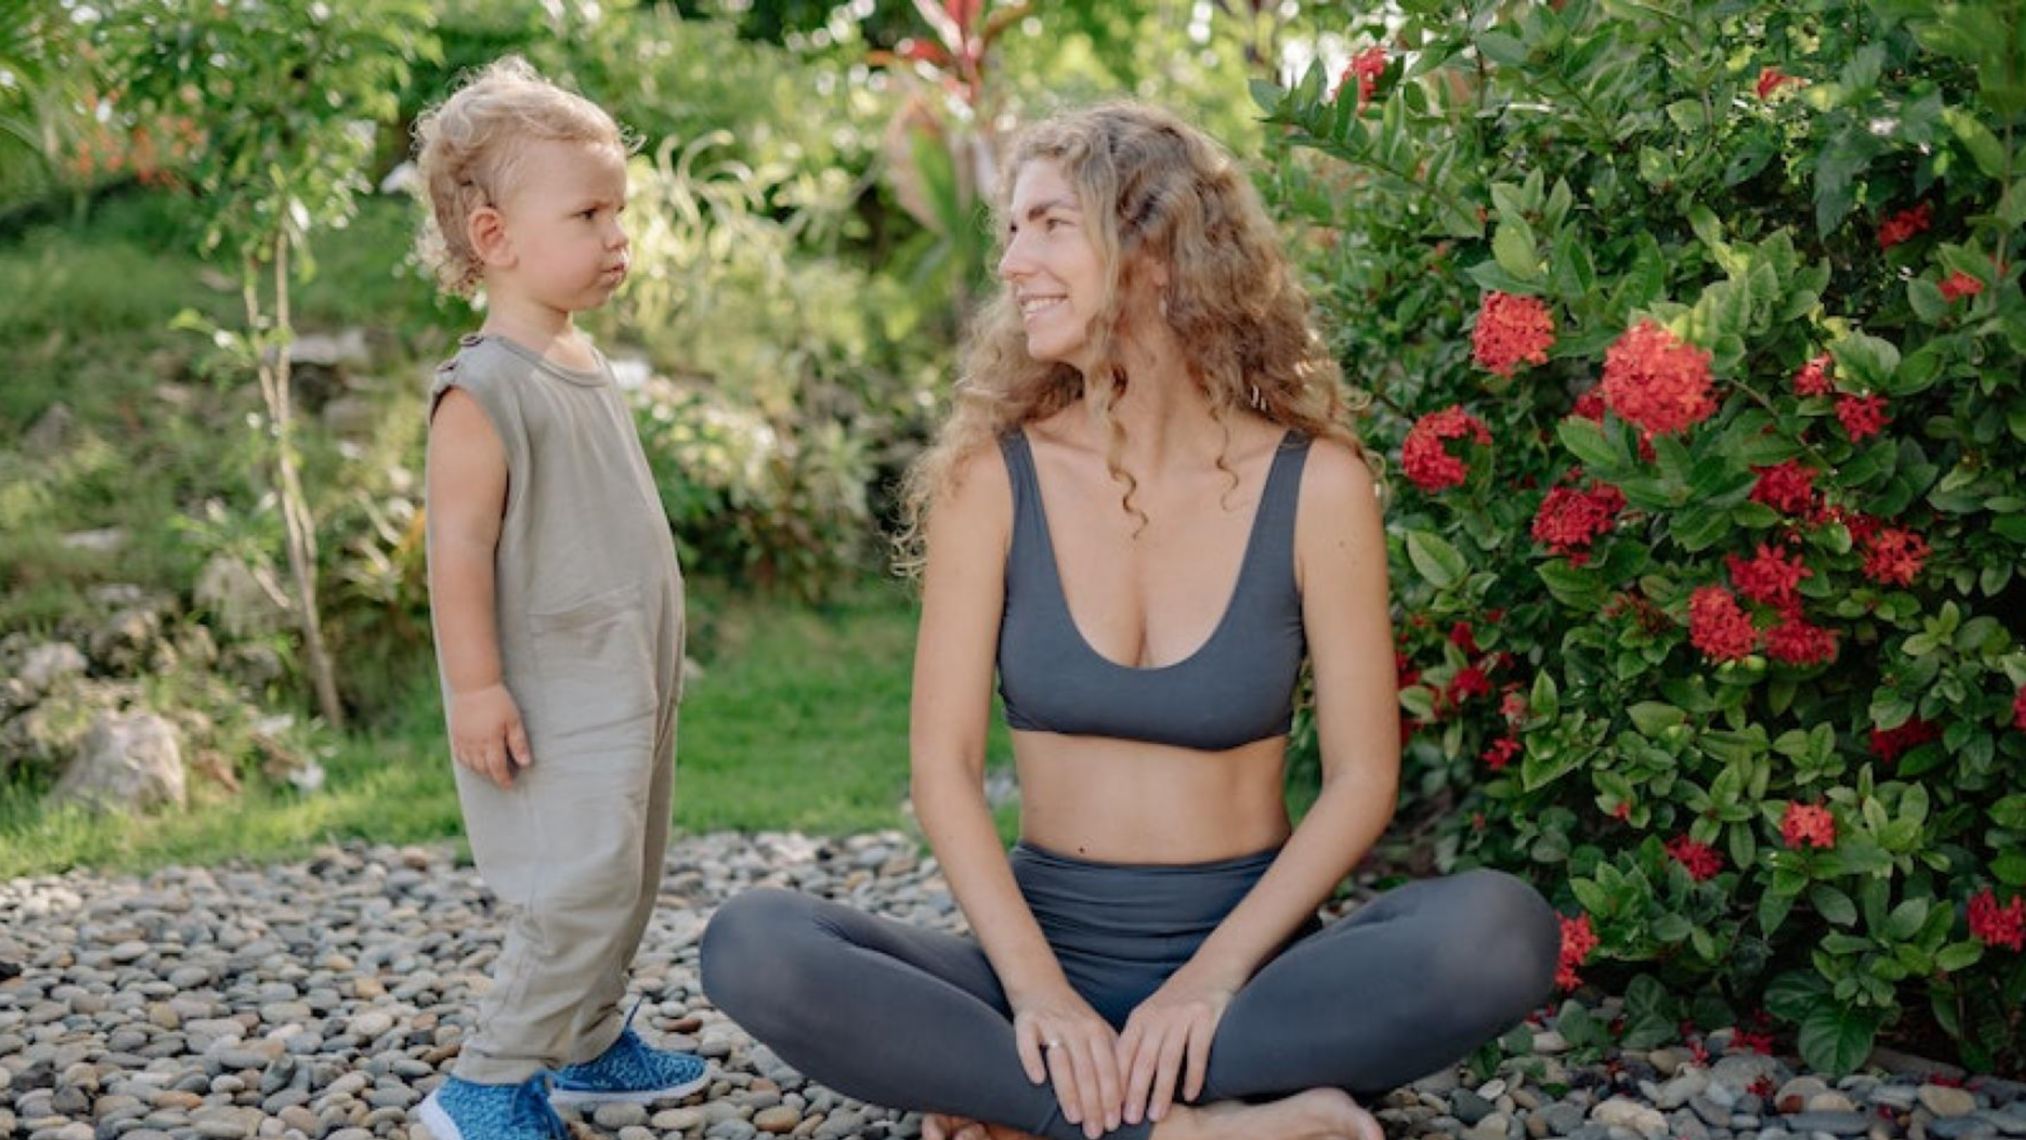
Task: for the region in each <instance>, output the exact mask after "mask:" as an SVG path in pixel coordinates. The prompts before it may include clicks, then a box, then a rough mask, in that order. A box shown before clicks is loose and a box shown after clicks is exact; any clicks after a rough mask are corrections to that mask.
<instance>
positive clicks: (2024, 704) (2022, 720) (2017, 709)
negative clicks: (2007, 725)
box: [2012, 685, 2026, 731]
mask: <svg viewBox="0 0 2026 1140" xmlns="http://www.w3.org/2000/svg"><path fill="white" fill-rule="evenodd" d="M2012 727H2013V728H2016V729H2020V730H2021V731H2026V685H2021V686H2019V695H2017V696H2015V697H2013V698H2012Z"/></svg>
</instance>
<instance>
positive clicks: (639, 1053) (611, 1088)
mask: <svg viewBox="0 0 2026 1140" xmlns="http://www.w3.org/2000/svg"><path fill="white" fill-rule="evenodd" d="M638 1012H640V1006H639V1004H638V1003H636V1004H635V1005H634V1007H633V1013H629V1014H627V1015H626V1024H625V1025H624V1026H623V1027H621V1028H620V1030H619V1040H617V1041H614V1042H613V1043H612V1047H611V1048H609V1049H607V1050H605V1052H604V1053H603V1054H601V1055H600V1056H599V1057H598V1059H597V1060H595V1061H586V1062H584V1063H583V1064H581V1065H565V1066H563V1067H562V1068H560V1069H557V1070H556V1073H555V1081H556V1087H555V1088H554V1089H553V1090H552V1091H551V1092H550V1093H549V1102H550V1103H551V1104H564V1105H571V1104H612V1103H615V1102H619V1103H626V1104H647V1103H649V1102H651V1101H657V1100H674V1099H677V1098H679V1097H685V1096H688V1095H689V1094H691V1093H693V1092H695V1091H696V1090H698V1089H700V1088H702V1087H703V1086H704V1085H705V1083H707V1082H708V1081H709V1080H710V1066H708V1065H706V1064H705V1063H704V1059H703V1058H702V1057H698V1056H696V1055H694V1054H691V1053H677V1052H675V1051H674V1050H671V1049H656V1048H654V1047H653V1046H651V1045H649V1044H648V1043H647V1042H645V1041H642V1040H641V1039H640V1035H639V1034H637V1033H635V1032H633V1014H634V1013H638Z"/></svg>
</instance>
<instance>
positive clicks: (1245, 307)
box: [897, 102, 1377, 573]
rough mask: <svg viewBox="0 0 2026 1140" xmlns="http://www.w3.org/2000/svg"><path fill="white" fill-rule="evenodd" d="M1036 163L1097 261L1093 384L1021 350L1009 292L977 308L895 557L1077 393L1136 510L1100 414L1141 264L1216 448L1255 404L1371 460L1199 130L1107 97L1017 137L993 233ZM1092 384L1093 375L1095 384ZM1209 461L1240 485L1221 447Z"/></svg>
mask: <svg viewBox="0 0 2026 1140" xmlns="http://www.w3.org/2000/svg"><path fill="white" fill-rule="evenodd" d="M1036 160H1048V161H1052V162H1055V163H1057V164H1059V166H1060V167H1061V169H1062V173H1063V176H1064V179H1065V180H1066V181H1067V182H1068V183H1069V184H1070V186H1071V187H1072V188H1073V189H1074V190H1075V192H1076V196H1077V200H1078V205H1079V206H1080V207H1081V208H1082V213H1083V217H1084V225H1085V229H1086V232H1088V233H1089V235H1090V237H1091V240H1092V242H1093V244H1095V245H1096V247H1097V250H1098V253H1099V257H1100V259H1101V260H1102V261H1103V263H1104V264H1105V267H1106V292H1105V307H1104V311H1103V312H1102V313H1101V314H1100V315H1099V316H1098V317H1097V318H1096V319H1095V320H1093V322H1092V327H1091V329H1090V335H1091V338H1092V340H1093V342H1094V347H1095V359H1096V360H1097V361H1098V362H1099V363H1098V364H1097V366H1095V367H1093V368H1092V369H1091V371H1090V377H1091V378H1089V379H1087V378H1086V376H1085V375H1084V374H1083V373H1081V372H1079V371H1078V370H1077V369H1076V368H1074V367H1072V366H1070V365H1068V364H1065V363H1061V362H1052V361H1041V360H1036V359H1034V358H1033V357H1031V356H1029V355H1028V353H1027V335H1026V331H1025V328H1024V326H1023V324H1022V322H1021V317H1020V308H1019V305H1018V303H1017V301H1016V300H1015V298H1014V297H1013V295H1012V290H1011V289H1009V288H1005V287H1004V286H1002V287H1001V288H1000V289H998V290H997V291H996V292H995V293H994V294H993V296H992V297H991V298H990V299H989V300H988V301H987V302H986V304H985V306H984V308H983V309H982V311H981V312H980V313H979V315H978V317H977V318H976V320H975V321H974V323H973V325H972V327H971V331H970V334H969V336H968V338H967V341H966V344H965V348H964V352H963V363H962V367H961V371H960V373H959V375H958V379H957V384H956V390H955V407H954V408H953V410H952V411H951V413H950V416H949V418H948V419H947V420H945V421H944V423H943V426H942V428H941V430H940V431H939V432H938V433H937V436H936V439H935V442H934V443H933V444H932V445H931V446H930V447H929V449H928V450H927V451H925V452H923V453H922V455H921V456H920V457H919V458H918V459H917V460H916V461H915V463H914V464H913V465H912V466H911V467H910V468H909V470H908V473H907V475H906V478H905V481H904V484H903V487H902V511H903V514H902V522H903V524H904V530H903V532H902V533H901V535H900V536H899V537H898V540H897V547H898V551H899V563H900V566H901V568H902V569H903V570H904V571H906V572H910V573H913V572H918V571H919V570H920V567H921V561H922V557H923V554H924V551H923V546H922V543H923V528H924V525H925V524H926V521H927V515H928V511H929V508H930V505H931V504H932V503H933V502H934V501H935V500H936V499H937V498H939V497H940V496H941V495H943V494H944V493H945V492H946V491H947V490H948V489H949V488H950V485H951V484H952V483H953V482H954V480H955V477H956V472H957V471H958V469H959V468H960V467H961V465H962V463H963V461H964V460H965V459H966V458H968V457H969V456H971V455H973V454H975V453H977V452H978V451H980V450H981V449H983V448H986V447H990V446H993V445H994V444H995V443H996V441H997V440H998V438H999V437H1000V436H1002V435H1004V434H1005V433H1007V432H1009V431H1011V430H1013V429H1014V428H1016V427H1019V426H1020V425H1022V424H1026V423H1030V422H1033V421H1035V420H1041V419H1046V418H1047V417H1049V416H1051V415H1054V414H1055V413H1056V412H1058V411H1061V410H1062V409H1063V408H1066V407H1068V406H1069V405H1071V404H1073V403H1075V402H1076V401H1077V400H1079V399H1081V398H1082V397H1083V396H1084V395H1085V394H1086V388H1087V387H1088V389H1089V392H1088V394H1089V395H1090V396H1091V397H1092V403H1093V405H1094V408H1095V412H1096V414H1097V417H1098V420H1099V422H1100V424H1101V425H1102V426H1103V427H1104V429H1105V430H1106V432H1107V436H1108V441H1109V443H1108V448H1107V452H1106V456H1105V464H1106V467H1107V468H1108V469H1109V470H1110V471H1111V474H1112V478H1113V479H1115V480H1117V481H1118V482H1120V483H1121V484H1123V485H1124V487H1125V491H1124V494H1123V495H1122V496H1121V498H1120V507H1121V509H1122V510H1124V511H1126V512H1127V513H1128V514H1131V515H1133V516H1135V517H1136V518H1138V519H1139V520H1140V522H1141V523H1142V524H1144V523H1145V521H1146V515H1145V514H1144V512H1142V511H1140V510H1139V508H1138V507H1136V506H1135V505H1134V503H1133V492H1134V490H1135V481H1134V479H1133V477H1132V475H1131V473H1130V472H1128V471H1126V470H1124V468H1123V467H1122V466H1121V456H1122V455H1123V454H1124V446H1125V430H1124V428H1123V426H1122V425H1120V424H1119V422H1118V421H1117V420H1116V419H1114V418H1112V416H1111V414H1110V409H1111V407H1112V405H1113V404H1114V403H1115V401H1116V400H1117V399H1118V397H1119V396H1120V395H1122V394H1123V393H1124V391H1125V388H1126V384H1127V383H1128V381H1129V377H1128V376H1127V375H1126V372H1125V369H1124V367H1123V365H1122V363H1121V361H1120V358H1119V353H1118V339H1119V332H1120V329H1121V327H1122V324H1123V317H1124V309H1125V298H1126V297H1127V295H1128V294H1129V292H1130V291H1131V289H1132V288H1133V287H1134V286H1135V285H1136V284H1137V283H1138V282H1139V279H1140V276H1141V275H1142V274H1145V273H1146V272H1147V270H1148V269H1149V268H1150V267H1151V266H1153V265H1165V266H1167V268H1168V274H1167V276H1168V285H1167V288H1166V290H1165V292H1164V296H1163V300H1164V301H1165V311H1166V320H1167V323H1168V325H1169V326H1170V328H1171V329H1172V331H1173V332H1174V335H1175V337H1176V339H1177V340H1179V341H1180V343H1181V348H1182V355H1183V359H1184V360H1186V361H1187V363H1188V369H1189V378H1190V379H1191V380H1192V381H1194V382H1195V384H1196V386H1197V387H1198V388H1199V389H1200V390H1201V391H1202V392H1203V394H1204V395H1205V396H1206V397H1208V398H1209V402H1210V410H1211V414H1212V415H1214V416H1215V417H1216V418H1217V420H1218V422H1219V423H1220V424H1222V425H1223V426H1224V429H1225V440H1226V445H1227V447H1228V444H1229V440H1230V423H1229V419H1228V417H1229V416H1231V415H1232V413H1233V412H1234V411H1237V410H1239V409H1242V408H1247V407H1249V408H1251V409H1253V410H1254V411H1256V412H1257V413H1258V414H1260V415H1262V416H1265V417H1266V418H1267V419H1269V420H1271V421H1273V422H1274V423H1276V424H1279V425H1281V426H1283V427H1287V428H1293V429H1295V430H1297V431H1300V432H1302V433H1303V434H1305V435H1308V436H1310V437H1312V438H1316V439H1332V440H1336V441H1338V442H1340V443H1342V444H1344V445H1346V446H1348V447H1350V448H1351V449H1352V450H1353V451H1355V452H1356V453H1357V454H1358V455H1359V456H1361V457H1363V458H1364V460H1365V462H1366V465H1367V466H1370V467H1373V469H1374V472H1375V474H1376V472H1377V466H1376V464H1375V463H1374V462H1373V460H1372V457H1371V456H1370V455H1369V454H1368V453H1367V452H1366V451H1365V449H1364V446H1363V444H1362V443H1360V442H1359V440H1358V437H1357V434H1356V432H1354V431H1353V430H1352V428H1351V421H1352V417H1353V415H1354V414H1356V413H1357V412H1359V411H1362V409H1363V407H1364V404H1365V402H1366V401H1365V400H1362V399H1360V400H1358V401H1356V402H1355V403H1354V402H1353V401H1352V399H1351V398H1350V396H1349V394H1348V393H1347V392H1346V391H1345V388H1344V385H1343V377H1342V374H1341V372H1340V371H1339V369H1338V367H1337V362H1336V360H1335V358H1334V357H1332V356H1331V354H1330V352H1329V349H1328V347H1327V346H1326V345H1325V344H1324V343H1323V341H1322V338H1321V337H1320V336H1318V335H1317V333H1316V331H1315V328H1314V327H1313V325H1312V323H1311V321H1310V305H1309V300H1308V295H1307V293H1306V292H1305V291H1304V290H1303V289H1302V287H1301V285H1300V284H1299V283H1298V282H1297V281H1296V280H1295V275H1294V271H1293V268H1292V266H1290V265H1289V263H1288V260H1287V257H1286V255H1285V254H1283V253H1282V252H1281V248H1280V240H1279V236H1278V234H1277V233H1276V232H1275V231H1274V228H1273V224H1272V222H1271V221H1270V220H1269V219H1268V218H1267V215H1266V210H1265V208H1264V207H1263V206H1262V205H1261V204H1260V201H1259V196H1258V194H1257V192H1256V191H1254V189H1253V187H1252V184H1251V182H1250V181H1249V180H1248V179H1247V178H1246V176H1245V173H1244V171H1243V170H1242V169H1241V168H1240V167H1239V165H1238V163H1237V161H1236V160H1235V159H1233V158H1232V156H1231V155H1230V153H1229V152H1227V151H1226V150H1225V149H1224V148H1223V147H1221V146H1219V145H1218V144H1217V143H1216V142H1214V141H1212V140H1211V139H1210V138H1209V137H1208V136H1206V135H1204V134H1203V133H1202V132H1201V131H1199V130H1197V129H1195V128H1194V127H1191V126H1189V125H1188V124H1187V123H1185V122H1183V121H1182V120H1180V119H1179V118H1177V117H1175V116H1174V115H1172V114H1170V113H1168V112H1167V111H1164V110H1161V109H1159V108H1155V107H1151V106H1147V105H1144V104H1140V103H1132V102H1116V103H1106V104H1103V105H1100V106H1096V107H1091V108H1087V109H1083V110H1079V111H1072V112H1069V113H1066V114H1062V115H1058V116H1056V117H1054V118H1051V119H1048V120H1046V121H1043V122H1041V123H1037V124H1035V125H1034V126H1032V127H1029V128H1027V129H1026V130H1025V131H1023V132H1022V133H1021V134H1020V135H1019V137H1018V138H1017V139H1016V140H1015V142H1014V145H1013V151H1012V156H1011V161H1009V162H1008V163H1007V164H1006V167H1005V170H1006V177H1005V181H1004V185H1003V186H1002V188H1001V192H1000V198H999V201H998V202H997V203H995V210H996V214H995V220H996V221H998V223H999V225H998V227H997V228H998V231H999V232H1000V233H1001V234H1004V233H1006V232H1007V228H1006V225H1005V220H1006V218H1005V215H1006V212H1007V210H1008V209H1009V199H1010V196H1011V188H1012V184H1013V182H1014V181H1015V180H1016V179H1017V176H1018V174H1019V172H1020V170H1021V168H1022V167H1024V166H1025V165H1026V164H1027V163H1029V162H1033V161H1036ZM1096 378H1103V380H1100V379H1096ZM1217 465H1218V467H1219V468H1221V469H1223V470H1224V471H1225V472H1226V473H1227V474H1228V475H1229V476H1230V477H1231V479H1232V482H1233V485H1234V486H1235V485H1236V482H1237V474H1236V472H1235V471H1233V470H1232V469H1231V468H1230V467H1229V466H1228V465H1227V464H1226V462H1225V456H1224V455H1223V454H1221V453H1220V454H1219V456H1218V459H1217Z"/></svg>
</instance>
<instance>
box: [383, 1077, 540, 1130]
mask: <svg viewBox="0 0 2026 1140" xmlns="http://www.w3.org/2000/svg"><path fill="white" fill-rule="evenodd" d="M415 1113H416V1115H417V1116H419V1117H421V1119H422V1123H423V1124H425V1125H427V1126H428V1128H429V1134H430V1135H431V1136H433V1137H435V1140H570V1129H569V1127H568V1126H567V1125H565V1124H564V1123H563V1118H562V1117H560V1116H557V1115H556V1110H555V1109H553V1108H550V1107H549V1077H548V1074H546V1073H536V1074H535V1075H534V1076H532V1077H529V1078H528V1079H527V1080H526V1081H523V1082H522V1083H520V1084H517V1085H482V1084H479V1083H478V1082H476V1081H467V1080H465V1079H463V1078H462V1077H450V1078H448V1079H446V1080H445V1081H444V1082H443V1083H442V1084H440V1085H438V1086H436V1091H435V1092H432V1093H430V1094H429V1097H428V1099H427V1100H424V1101H423V1102H422V1105H421V1107H419V1108H417V1109H416V1110H415Z"/></svg>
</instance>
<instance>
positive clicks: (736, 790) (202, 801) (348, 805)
mask: <svg viewBox="0 0 2026 1140" xmlns="http://www.w3.org/2000/svg"><path fill="white" fill-rule="evenodd" d="M691 610H692V614H693V620H694V621H696V622H697V624H698V625H699V626H700V627H702V630H703V631H704V632H706V633H707V640H708V645H707V646H704V645H700V646H699V647H700V648H706V649H707V650H708V651H709V653H710V659H709V660H708V661H707V662H706V664H705V676H704V678H703V679H702V680H701V681H700V682H698V683H696V684H695V685H694V686H693V687H692V688H691V690H690V692H689V694H688V696H687V698H686V699H685V701H684V703H683V711H682V728H681V738H680V740H679V742H678V744H677V751H676V755H677V777H676V810H675V820H676V825H677V827H678V828H679V829H680V830H683V831H689V832H699V831H713V830H718V829H725V828H730V829H736V830H748V831H759V830H772V829H794V830H800V831H809V832H816V833H821V834H842V833H846V832H853V831H862V830H868V829H875V828H891V827H902V826H904V825H905V819H904V817H903V814H902V811H901V803H902V800H903V799H904V797H905V796H906V795H907V768H908V757H907V715H908V710H907V701H908V686H909V673H910V670H911V667H912V659H913V639H914V604H913V601H912V599H911V598H910V597H909V596H908V595H907V593H906V592H905V591H904V590H902V589H901V588H900V587H898V586H896V585H894V584H891V583H879V584H875V585H870V586H866V587H864V588H861V589H859V590H857V591H855V592H853V593H851V594H850V595H849V596H848V597H847V598H845V599H844V600H843V601H840V602H837V603H835V604H832V605H828V606H823V607H807V606H796V605H790V604H787V603H775V602H769V601H765V600H762V599H755V598H749V597H719V596H713V595H704V596H695V595H693V596H692V599H691ZM703 640H704V639H703V638H699V641H700V642H701V641H703ZM441 718H442V711H441V708H440V707H439V704H438V700H437V696H436V692H435V688H434V678H433V674H432V675H425V676H418V677H416V678H415V679H414V682H413V685H412V688H411V695H410V697H409V699H408V701H407V702H406V703H405V704H404V705H403V706H402V708H401V709H400V710H399V711H398V712H397V714H396V715H394V716H392V717H390V718H388V720H387V721H386V722H385V723H384V724H383V725H382V726H381V727H379V728H378V729H377V730H375V731H373V732H370V733H356V734H352V735H349V736H347V737H345V738H344V739H343V740H342V741H341V742H340V743H339V744H338V746H337V749H336V752H335V754H334V755H332V756H330V757H328V758H326V759H325V760H324V767H325V769H326V771H327V774H328V779H327V781H326V783H325V786H324V788H323V790H321V791H319V792H317V793H315V794H311V795H301V794H297V793H294V792H290V791H281V790H273V789H258V790H249V791H247V792H245V793H244V794H242V795H240V796H238V797H235V798H225V797H222V796H219V795H216V794H212V793H205V794H203V795H201V796H200V797H199V798H198V800H197V802H195V803H193V805H192V807H191V809H190V810H188V811H183V812H171V813H161V814H155V815H148V816H141V817H128V816H122V815H116V814H93V813H89V812H85V811H81V810H77V809H62V810H50V809H48V808H45V807H44V806H42V805H41V804H40V803H39V802H37V800H36V798H35V796H34V795H33V794H32V790H31V789H26V788H11V789H0V879H7V878H14V877H17V876H23V875H36V874H46V873H51V872H55V871H61V870H65V869H68V868H71V867H77V866H91V867H102V868H108V869H121V870H147V869H151V868H154V867H159V866H163V865H166V864H171V863H189V864H213V863H220V862H225V861H227V860H245V861H249V862H256V863H257V862H269V861H274V860H280V859H289V858H295V857H299V856H301V855H303V854H305V853H307V852H309V851H310V850H312V849H314V848H315V847H317V846H318V845H320V844H324V843H328V842H331V841H333V840H344V839H354V840H364V841H368V842H374V843H413V842H425V841H432V840H442V839H450V838H454V837H456V836H457V835H458V834H459V823H458V812H457V795H456V791H455V788H454V785H453V783H452V781H451V775H450V768H449V761H448V758H447V754H446V751H445V748H444V745H443V725H442V719H441ZM992 754H993V756H994V758H995V763H999V764H1003V763H1005V758H1006V757H1007V756H1008V755H1009V749H1008V745H1007V740H1006V734H1005V730H1004V728H1003V727H999V728H996V729H995V730H994V734H993V738H992ZM1011 826H1012V813H1011V811H1010V809H1009V810H1008V811H1007V812H1004V813H1002V819H1001V827H1002V830H1004V831H1007V832H1008V834H1010V828H1011Z"/></svg>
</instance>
